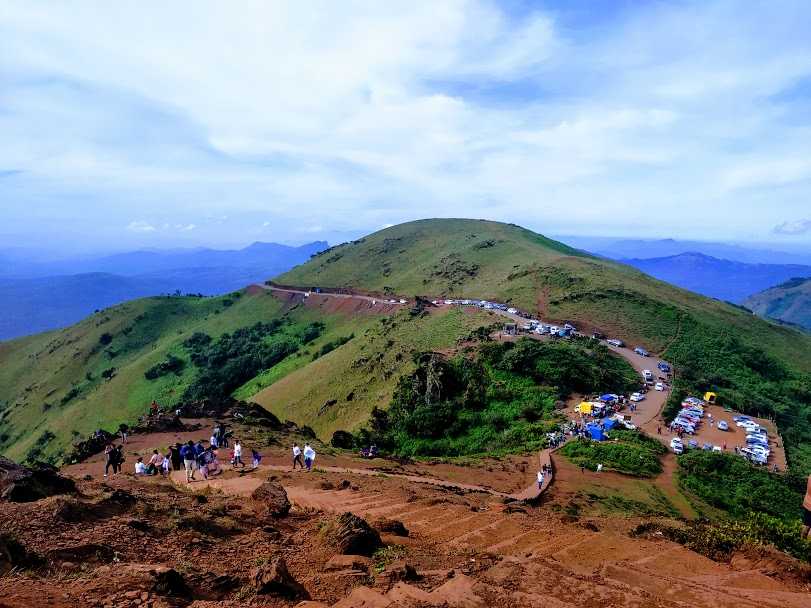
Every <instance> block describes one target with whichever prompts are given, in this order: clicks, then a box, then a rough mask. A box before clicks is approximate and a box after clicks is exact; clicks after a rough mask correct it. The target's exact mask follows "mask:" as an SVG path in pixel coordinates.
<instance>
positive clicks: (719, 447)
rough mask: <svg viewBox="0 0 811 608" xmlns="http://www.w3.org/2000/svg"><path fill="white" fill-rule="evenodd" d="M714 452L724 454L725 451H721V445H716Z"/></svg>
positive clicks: (713, 448) (713, 447)
mask: <svg viewBox="0 0 811 608" xmlns="http://www.w3.org/2000/svg"><path fill="white" fill-rule="evenodd" d="M712 451H713V452H723V451H724V450H722V449H721V446H720V445H714V446H712Z"/></svg>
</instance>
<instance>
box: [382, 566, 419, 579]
mask: <svg viewBox="0 0 811 608" xmlns="http://www.w3.org/2000/svg"><path fill="white" fill-rule="evenodd" d="M386 576H387V577H388V579H389V582H390V583H397V582H400V581H417V580H419V579H420V576H419V575H418V574H417V570H416V569H415V568H414V566H412V565H411V564H409V563H408V562H405V561H396V562H392V563H391V564H389V565H388V566H386Z"/></svg>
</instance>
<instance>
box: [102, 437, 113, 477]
mask: <svg viewBox="0 0 811 608" xmlns="http://www.w3.org/2000/svg"><path fill="white" fill-rule="evenodd" d="M104 458H105V462H104V476H105V477H107V474H108V473H109V472H110V467H113V473H115V465H114V464H113V463H114V459H115V448H113V444H112V443H108V444H107V446H106V447H105V448H104Z"/></svg>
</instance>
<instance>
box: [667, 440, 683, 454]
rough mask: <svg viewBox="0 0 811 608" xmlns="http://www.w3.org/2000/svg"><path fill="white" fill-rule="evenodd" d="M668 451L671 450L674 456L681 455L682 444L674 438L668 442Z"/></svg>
mask: <svg viewBox="0 0 811 608" xmlns="http://www.w3.org/2000/svg"><path fill="white" fill-rule="evenodd" d="M670 449H671V450H673V453H674V454H682V453H683V452H684V444H683V443H682V441H681V439H679V438H678V437H674V438H673V439H671V440H670Z"/></svg>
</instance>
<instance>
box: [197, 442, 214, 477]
mask: <svg viewBox="0 0 811 608" xmlns="http://www.w3.org/2000/svg"><path fill="white" fill-rule="evenodd" d="M198 445H200V444H198ZM210 461H211V449H210V448H209V449H208V450H206V449H204V450H203V451H202V452H200V453H199V454H198V455H197V468H198V469H200V475H201V476H202V477H203V479H208V463H209V462H210Z"/></svg>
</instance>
